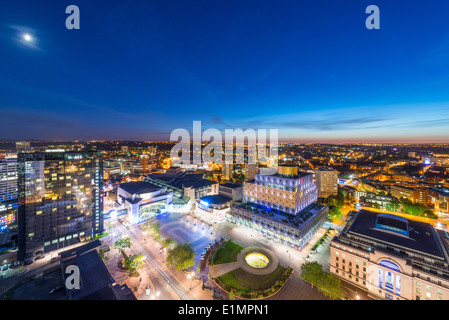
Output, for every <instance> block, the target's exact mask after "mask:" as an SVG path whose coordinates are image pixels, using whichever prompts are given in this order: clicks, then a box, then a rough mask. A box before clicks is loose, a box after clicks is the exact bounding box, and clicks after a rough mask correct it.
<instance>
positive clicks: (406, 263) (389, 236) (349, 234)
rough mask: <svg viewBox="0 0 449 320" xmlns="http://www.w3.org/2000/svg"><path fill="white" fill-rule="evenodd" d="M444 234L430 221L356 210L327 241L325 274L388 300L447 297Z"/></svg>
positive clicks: (448, 275)
mask: <svg viewBox="0 0 449 320" xmlns="http://www.w3.org/2000/svg"><path fill="white" fill-rule="evenodd" d="M448 245H449V238H448V236H447V234H446V233H445V232H444V231H440V230H435V229H434V228H433V227H432V225H431V224H428V223H424V222H419V221H415V220H409V219H405V218H402V217H399V216H396V215H390V214H384V213H376V212H372V211H366V210H360V211H359V212H352V213H351V214H350V215H349V221H348V223H347V225H346V226H345V228H344V229H343V231H342V232H341V233H340V235H338V236H336V237H334V238H333V239H332V241H331V244H330V272H331V273H333V274H334V275H336V276H338V277H340V278H341V279H343V280H345V281H347V282H349V283H351V284H353V285H355V286H357V287H359V288H361V289H363V290H364V291H366V292H367V293H368V295H369V296H371V297H373V298H376V299H388V300H393V299H394V300H423V299H432V300H434V299H435V300H437V299H438V300H447V299H449V268H448V263H449V261H448V257H449V255H448V254H449V252H448V249H449V246H448Z"/></svg>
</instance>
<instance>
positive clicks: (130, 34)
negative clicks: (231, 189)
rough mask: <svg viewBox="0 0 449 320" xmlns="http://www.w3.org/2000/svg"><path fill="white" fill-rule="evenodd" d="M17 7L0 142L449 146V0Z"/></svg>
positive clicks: (5, 62)
mask: <svg viewBox="0 0 449 320" xmlns="http://www.w3.org/2000/svg"><path fill="white" fill-rule="evenodd" d="M67 4H68V3H66V2H65V1H62V2H60V1H58V2H54V3H53V2H52V3H46V2H42V1H31V2H30V1H28V0H15V1H9V2H6V3H4V4H3V5H2V10H1V11H0V21H1V24H0V47H1V48H2V59H0V69H1V70H2V73H1V75H0V136H2V137H7V138H11V137H13V138H15V139H17V140H25V139H29V138H30V137H37V139H36V138H35V139H36V140H53V141H54V140H66V141H68V140H94V138H93V137H95V139H101V140H125V141H127V140H129V141H132V140H134V141H139V140H141V141H147V140H159V141H164V140H168V139H169V136H170V132H171V131H172V130H174V129H176V128H186V129H187V130H190V129H191V128H192V121H202V123H203V124H204V128H203V130H205V129H207V128H216V129H218V130H224V129H226V128H242V129H243V130H244V129H246V128H255V129H258V128H264V129H267V130H268V129H278V130H279V140H280V141H291V142H301V143H356V142H357V143H415V144H422V143H447V142H449V130H447V128H449V90H447V88H449V76H448V74H449V59H448V56H449V31H448V29H447V28H444V27H443V26H442V24H441V21H446V20H447V12H448V11H449V2H448V1H440V3H438V5H430V4H428V3H426V2H425V1H422V0H421V1H420V0H410V1H408V2H407V5H404V2H403V1H402V0H389V1H385V0H384V1H382V0H379V1H378V3H376V5H378V6H379V8H380V17H381V18H380V21H381V22H380V29H377V30H368V29H367V27H366V26H365V20H366V19H367V16H368V15H367V14H366V12H365V10H366V8H367V3H366V2H364V1H361V0H348V1H345V3H344V4H342V3H340V2H338V1H334V0H316V1H307V2H306V1H293V2H292V1H265V2H261V1H257V0H229V1H224V2H216V1H207V0H198V1H194V2H189V1H183V0H172V1H170V2H166V1H138V2H136V1H134V2H132V1H128V2H120V1H119V2H111V1H106V0H96V1H94V2H92V1H87V0H79V1H77V4H76V5H77V6H78V7H79V10H80V12H81V13H80V16H81V18H80V19H81V21H80V26H81V27H80V29H77V30H75V29H74V30H69V29H67V28H66V26H65V23H64V22H65V19H66V18H67V16H68V15H67V14H66V13H65V11H66V7H67Z"/></svg>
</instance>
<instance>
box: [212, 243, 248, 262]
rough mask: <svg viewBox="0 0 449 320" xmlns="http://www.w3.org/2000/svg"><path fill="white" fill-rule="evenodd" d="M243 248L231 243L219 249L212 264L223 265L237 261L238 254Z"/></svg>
mask: <svg viewBox="0 0 449 320" xmlns="http://www.w3.org/2000/svg"><path fill="white" fill-rule="evenodd" d="M242 249H243V248H242V247H241V246H239V245H238V244H236V243H234V242H232V241H229V242H227V243H226V244H224V245H223V246H222V247H221V248H219V249H218V250H217V251H216V252H215V254H214V256H213V257H212V261H211V264H222V263H229V262H236V261H237V254H238V253H239V252H240V250H242Z"/></svg>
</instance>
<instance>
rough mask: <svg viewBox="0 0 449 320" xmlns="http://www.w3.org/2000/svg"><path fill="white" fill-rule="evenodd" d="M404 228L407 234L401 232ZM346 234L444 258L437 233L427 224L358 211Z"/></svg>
mask: <svg viewBox="0 0 449 320" xmlns="http://www.w3.org/2000/svg"><path fill="white" fill-rule="evenodd" d="M404 228H407V231H408V232H407V233H405V232H401V230H404ZM347 232H348V233H350V234H354V235H359V236H361V237H369V238H374V239H378V240H379V241H382V242H388V243H391V244H392V245H396V246H399V247H404V248H409V249H411V250H414V251H418V252H422V253H424V254H428V255H433V256H437V257H440V258H444V254H443V251H442V248H441V246H440V244H439V242H438V239H437V233H436V231H435V229H434V228H433V227H432V225H431V224H429V223H425V222H420V221H416V220H411V219H406V218H402V217H399V216H396V215H391V214H385V213H378V212H373V211H368V210H360V211H359V212H358V213H356V215H355V217H354V221H353V223H352V224H351V226H350V227H349V229H348V231H347ZM407 234H408V235H407Z"/></svg>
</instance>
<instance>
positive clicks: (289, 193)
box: [243, 166, 317, 215]
mask: <svg viewBox="0 0 449 320" xmlns="http://www.w3.org/2000/svg"><path fill="white" fill-rule="evenodd" d="M316 200H317V188H316V184H315V183H314V181H313V176H312V174H310V173H305V172H298V167H295V166H279V167H278V172H277V174H275V175H271V176H269V175H261V174H256V176H255V179H254V181H245V182H244V184H243V202H251V203H256V204H260V205H263V206H268V207H270V208H273V209H276V210H280V211H283V212H286V213H287V214H291V215H296V214H297V213H299V212H300V211H301V210H303V209H305V208H306V207H307V206H309V205H310V204H312V203H314V202H315V201H316Z"/></svg>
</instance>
